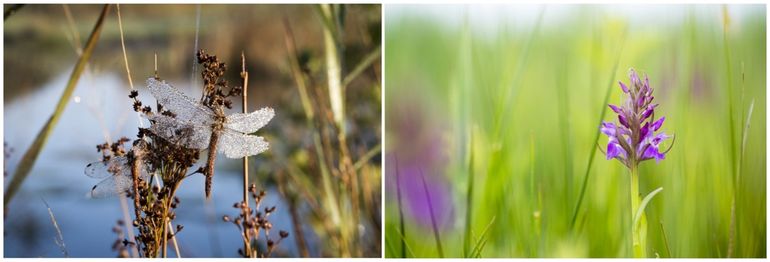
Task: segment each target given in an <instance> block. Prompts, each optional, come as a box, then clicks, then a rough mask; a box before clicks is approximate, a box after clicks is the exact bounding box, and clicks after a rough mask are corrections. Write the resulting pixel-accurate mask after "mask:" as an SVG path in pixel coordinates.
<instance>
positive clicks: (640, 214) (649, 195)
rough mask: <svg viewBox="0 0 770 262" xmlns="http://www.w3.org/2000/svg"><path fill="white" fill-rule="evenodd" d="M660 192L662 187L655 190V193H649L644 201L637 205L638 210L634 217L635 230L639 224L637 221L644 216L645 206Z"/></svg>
mask: <svg viewBox="0 0 770 262" xmlns="http://www.w3.org/2000/svg"><path fill="white" fill-rule="evenodd" d="M660 191H663V187H659V188H658V189H655V191H652V192H651V193H649V194H647V196H646V197H644V199H642V203H641V204H639V209H637V210H636V215H634V228H636V227H637V226H638V224H639V219H640V218H641V217H642V214H644V208H645V207H647V204H648V203H650V201H651V200H652V198H653V197H655V195H657V194H658V193H660Z"/></svg>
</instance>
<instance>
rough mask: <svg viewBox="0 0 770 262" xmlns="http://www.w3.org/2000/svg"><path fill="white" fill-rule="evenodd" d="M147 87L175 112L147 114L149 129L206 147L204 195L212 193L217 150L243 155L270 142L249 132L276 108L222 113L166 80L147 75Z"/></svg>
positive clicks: (261, 149)
mask: <svg viewBox="0 0 770 262" xmlns="http://www.w3.org/2000/svg"><path fill="white" fill-rule="evenodd" d="M147 87H148V88H149V89H150V92H151V93H152V95H153V96H154V97H155V99H156V100H158V104H161V105H162V106H163V107H164V108H166V109H168V110H169V111H171V112H172V113H173V114H174V116H173V117H172V116H167V115H163V114H154V115H150V116H147V118H148V119H150V120H151V121H152V122H153V123H152V125H151V126H150V131H151V132H153V133H155V134H156V135H158V136H160V137H163V138H165V139H167V140H169V141H173V142H175V143H179V144H181V145H182V146H185V147H187V148H192V149H206V148H208V149H209V153H208V158H207V161H206V168H205V169H204V175H205V176H206V197H207V198H208V197H209V196H210V194H211V180H212V177H213V175H214V162H215V160H216V155H217V152H221V153H224V154H225V156H226V157H228V158H242V157H245V156H251V155H256V154H259V153H262V152H264V151H266V150H267V149H268V147H269V144H268V143H267V141H265V139H264V138H263V137H261V136H254V135H250V133H253V132H256V131H257V130H259V129H260V128H262V127H263V126H265V125H266V124H267V123H268V122H269V121H270V119H272V118H273V116H274V115H275V112H274V111H273V109H272V108H269V107H265V108H262V109H259V110H257V111H254V112H251V113H248V114H244V113H236V114H231V115H225V113H224V110H221V109H220V110H214V109H212V108H209V107H207V106H205V105H203V104H201V103H199V102H196V101H195V100H193V99H192V98H190V97H188V96H186V95H184V94H183V93H182V92H180V91H179V90H178V89H176V88H174V87H173V86H171V85H170V84H168V83H166V82H165V81H160V80H157V79H155V78H152V77H151V78H149V79H147Z"/></svg>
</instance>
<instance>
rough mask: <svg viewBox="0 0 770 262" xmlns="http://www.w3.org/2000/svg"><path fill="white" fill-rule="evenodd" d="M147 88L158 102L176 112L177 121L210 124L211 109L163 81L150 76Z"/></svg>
mask: <svg viewBox="0 0 770 262" xmlns="http://www.w3.org/2000/svg"><path fill="white" fill-rule="evenodd" d="M147 88H149V89H150V93H152V95H153V96H154V97H155V99H156V100H158V103H160V104H162V105H163V106H164V107H165V108H166V109H168V110H170V111H171V112H172V113H174V114H176V119H178V120H179V121H182V122H188V123H200V124H210V123H211V122H212V121H213V119H214V113H213V112H211V110H209V109H208V108H207V107H204V106H203V105H201V104H200V103H198V102H196V101H195V100H194V99H192V98H190V97H188V96H186V95H185V94H183V93H182V92H181V91H179V90H178V89H176V88H174V87H173V86H171V85H170V84H168V83H166V82H165V81H158V80H156V79H155V78H152V77H150V78H148V79H147Z"/></svg>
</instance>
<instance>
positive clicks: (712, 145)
mask: <svg viewBox="0 0 770 262" xmlns="http://www.w3.org/2000/svg"><path fill="white" fill-rule="evenodd" d="M765 16H766V13H765V6H763V5H740V6H719V5H702V6H695V5H685V6H680V5H672V6H669V5H666V6H652V5H644V6H603V5H566V6H565V5H551V6H516V5H513V6H502V5H490V6H440V7H439V6H387V7H386V8H385V17H387V19H386V25H385V39H386V51H385V54H386V66H385V70H386V72H387V75H386V79H385V80H386V82H385V83H386V89H385V97H386V99H385V107H386V111H385V112H386V123H387V125H386V129H387V130H386V135H385V138H386V141H387V144H386V159H387V168H386V170H387V173H386V174H385V176H386V201H385V202H386V203H387V204H386V219H385V221H386V226H385V228H386V236H385V237H386V246H385V254H386V256H387V257H400V256H403V255H406V256H409V257H412V256H414V257H436V256H439V255H440V254H439V252H438V249H437V243H436V240H435V237H434V236H435V232H434V230H433V229H432V228H433V224H436V228H437V229H438V230H436V231H437V232H438V234H439V240H440V244H441V246H442V251H443V255H444V256H445V257H462V256H466V255H468V254H469V253H471V252H470V250H471V249H472V248H474V246H476V243H483V244H481V245H479V246H480V247H482V246H483V248H481V252H480V256H482V257H628V256H631V250H630V248H629V245H630V244H629V243H630V232H628V231H629V230H627V229H628V228H629V227H630V223H631V221H630V220H631V217H630V211H629V210H630V199H629V183H630V182H629V177H630V176H629V173H628V171H627V170H626V169H625V167H624V166H623V165H622V164H621V163H620V162H618V161H615V160H613V161H607V160H605V157H604V155H603V154H602V152H601V151H598V150H597V151H596V154H595V155H594V156H593V164H592V167H591V169H590V172H588V173H587V175H588V178H587V183H586V186H587V187H586V189H585V197H584V200H583V203H582V206H581V207H580V210H579V213H578V216H577V217H576V220H575V221H576V222H575V226H574V228H572V229H571V228H570V223H571V221H572V217H573V213H574V210H575V209H576V206H577V203H578V198H579V195H580V191H581V187H582V185H583V180H584V178H585V177H586V169H587V166H588V162H589V159H591V152H592V150H594V148H596V147H597V145H595V144H593V143H594V139H595V136H596V134H597V133H598V132H599V123H600V121H601V120H605V121H616V118H615V116H614V115H613V114H611V113H612V111H610V110H605V108H606V107H607V105H606V104H604V97H605V94H606V92H607V89H608V88H611V93H610V97H609V102H610V103H613V104H618V103H620V101H621V94H622V92H621V90H620V88H619V87H618V85H617V82H618V81H623V82H625V83H628V81H629V80H628V71H629V69H630V68H634V69H636V70H637V71H638V72H640V73H642V74H648V75H649V78H650V83H651V86H652V87H653V88H654V89H655V92H654V96H655V101H656V102H657V103H660V106H659V107H658V108H657V110H656V117H660V116H665V117H666V122H665V123H664V125H663V128H662V131H664V132H666V133H667V134H675V135H676V141H675V144H674V145H673V149H672V150H671V151H670V152H669V153H668V154H667V155H666V159H665V160H664V161H661V162H660V163H659V164H656V163H655V161H647V162H644V163H642V164H641V168H640V176H641V178H640V183H641V184H640V192H641V194H642V195H646V194H647V193H649V192H651V191H652V190H654V189H656V188H658V187H663V191H662V192H661V193H660V194H658V195H657V196H656V197H655V198H653V199H652V201H651V202H650V204H649V205H648V206H647V209H646V210H647V211H646V213H647V220H648V250H646V255H647V257H656V256H659V257H727V256H728V255H729V256H733V257H766V232H767V230H766V226H767V225H766V214H767V210H766V199H767V198H766V167H767V165H766V161H765V160H766V136H765V134H766V122H765V119H766V99H765V97H766V90H765V86H766V77H765V75H766V61H765V57H766V49H765V46H766V41H765V39H766V25H765ZM616 64H617V67H615V65H616ZM729 92H732V101H730V100H729V97H731V95H730V93H729ZM752 101H753V103H754V108H753V114H752V115H751V118H750V119H748V121H749V123H750V127H749V129H748V131H747V132H746V135H747V136H746V143H745V151H744V156H743V158H742V161H741V163H740V167H741V168H740V170H741V178H740V183H735V181H736V180H735V176H736V172H734V170H735V169H734V168H733V166H732V163H733V160H732V159H736V160H737V158H738V155H739V154H738V153H739V151H740V148H741V141H740V140H741V137H742V130H743V129H744V128H743V127H744V125H745V124H742V123H745V121H746V118H747V116H748V111H749V107H750V104H751V103H752ZM730 107H732V112H733V113H732V114H733V115H732V118H733V122H732V123H730V120H729V119H730V116H729V112H730V111H729V109H730ZM603 110H604V111H607V112H606V113H605V115H604V116H602V115H601V114H602V112H603ZM731 125H732V127H733V128H734V133H735V135H734V136H733V137H732V139H731V131H730V126H731ZM606 143H607V138H606V136H604V135H602V136H601V137H600V139H599V145H600V146H601V147H606ZM671 143H672V141H671V140H668V141H666V142H665V143H664V145H663V146H664V147H668V146H669V145H670V144H671ZM731 143H734V144H733V145H734V146H735V147H736V154H735V158H734V157H733V154H731V152H732V151H731ZM470 163H472V166H470V167H469V165H470ZM415 170H416V171H415ZM415 176H417V178H414V177H415ZM470 176H473V179H471V178H470ZM397 177H398V178H399V179H400V180H401V198H402V199H401V202H402V205H401V207H402V208H401V211H402V212H403V218H404V223H403V227H404V230H403V232H402V231H401V230H400V227H401V223H400V218H399V204H398V203H399V201H398V194H397V193H398V192H399V191H398V190H397V186H396V185H397V184H396V179H397ZM422 178H424V179H425V180H422ZM423 181H426V182H423ZM471 181H473V190H472V194H470V195H469V189H468V188H469V187H468V184H469V183H470V182H471ZM410 183H417V184H418V185H419V186H418V187H414V186H412V185H410ZM422 183H425V185H424V186H423V185H422ZM425 188H427V189H428V191H429V192H430V196H431V202H432V203H430V205H427V210H429V211H432V212H425V210H426V205H425V204H426V203H427V202H426V201H425ZM733 199H737V200H736V201H735V206H734V208H735V220H734V223H735V228H736V231H735V234H734V239H733V240H732V241H731V240H730V236H731V234H730V228H731V220H732V219H731V217H732V216H731V208H732V207H733V206H732V201H733ZM431 208H432V209H431ZM469 209H470V212H468V210H469ZM431 213H432V214H433V220H431V218H430V217H429V216H428V217H426V216H427V215H430V214H431ZM468 219H470V223H469V224H470V234H467V233H466V223H468V222H467V221H468ZM431 221H435V223H433V222H431ZM487 227H488V230H486V232H485V229H487ZM466 236H469V237H468V239H469V241H468V244H465V243H464V238H465V237H466ZM402 240H404V241H405V243H404V244H402ZM402 245H403V247H404V248H402ZM729 246H732V247H733V250H731V251H730V250H728V249H729Z"/></svg>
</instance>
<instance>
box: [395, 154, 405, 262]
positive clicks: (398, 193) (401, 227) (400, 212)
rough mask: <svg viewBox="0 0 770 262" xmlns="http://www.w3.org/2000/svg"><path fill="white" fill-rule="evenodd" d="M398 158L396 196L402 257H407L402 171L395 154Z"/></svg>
mask: <svg viewBox="0 0 770 262" xmlns="http://www.w3.org/2000/svg"><path fill="white" fill-rule="evenodd" d="M393 158H394V159H395V160H396V198H397V201H398V228H399V231H400V234H401V235H402V237H401V257H402V258H406V231H404V206H403V203H402V202H401V173H400V170H399V168H398V157H397V156H393Z"/></svg>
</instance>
